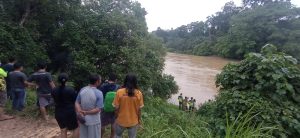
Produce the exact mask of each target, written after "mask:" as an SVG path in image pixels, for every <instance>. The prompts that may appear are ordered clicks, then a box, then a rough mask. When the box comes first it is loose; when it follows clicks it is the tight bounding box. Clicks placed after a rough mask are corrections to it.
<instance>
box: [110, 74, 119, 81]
mask: <svg viewBox="0 0 300 138" xmlns="http://www.w3.org/2000/svg"><path fill="white" fill-rule="evenodd" d="M108 81H112V82H116V81H117V75H116V74H114V73H110V74H109V75H108Z"/></svg>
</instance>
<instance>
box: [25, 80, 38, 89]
mask: <svg viewBox="0 0 300 138" xmlns="http://www.w3.org/2000/svg"><path fill="white" fill-rule="evenodd" d="M24 83H25V84H26V86H29V87H34V86H36V84H35V83H31V82H28V81H26V80H25V81H24Z"/></svg>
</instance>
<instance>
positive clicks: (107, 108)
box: [99, 73, 120, 138]
mask: <svg viewBox="0 0 300 138" xmlns="http://www.w3.org/2000/svg"><path fill="white" fill-rule="evenodd" d="M116 82H117V75H116V74H114V73H111V74H109V78H108V81H107V82H105V83H104V84H102V85H101V87H99V89H100V90H101V91H102V93H103V97H104V110H103V111H102V112H101V135H102V136H101V137H102V138H103V135H104V133H105V127H106V126H107V125H111V132H110V138H114V137H115V126H114V124H115V120H116V116H115V108H114V107H113V105H112V103H113V100H114V98H115V95H116V91H117V90H118V89H119V88H120V86H119V85H118V84H116Z"/></svg>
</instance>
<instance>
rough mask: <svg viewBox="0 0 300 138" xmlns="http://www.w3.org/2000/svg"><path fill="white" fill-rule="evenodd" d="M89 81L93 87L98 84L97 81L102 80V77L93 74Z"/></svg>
mask: <svg viewBox="0 0 300 138" xmlns="http://www.w3.org/2000/svg"><path fill="white" fill-rule="evenodd" d="M89 80H90V84H92V85H93V84H96V82H97V81H99V80H101V76H100V75H97V74H92V75H90V77H89Z"/></svg>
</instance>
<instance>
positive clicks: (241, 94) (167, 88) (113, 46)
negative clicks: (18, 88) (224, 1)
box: [0, 0, 300, 138]
mask: <svg viewBox="0 0 300 138" xmlns="http://www.w3.org/2000/svg"><path fill="white" fill-rule="evenodd" d="M248 1H251V0H248ZM256 1H259V0H256ZM280 3H281V2H280ZM249 4H251V2H249ZM281 4H282V3H281ZM256 6H258V7H260V5H256ZM287 6H288V5H287ZM253 9H254V7H252V8H251V10H249V12H250V11H252V12H253ZM292 9H293V8H292ZM0 10H1V13H0V39H1V41H0V51H1V53H0V58H1V59H2V60H3V59H5V58H7V57H9V56H10V55H14V56H16V58H17V59H19V60H20V61H21V62H23V63H24V65H25V69H26V72H27V73H30V72H32V71H33V70H34V68H31V67H34V64H35V63H36V62H37V61H39V60H47V61H49V63H50V65H49V69H50V71H51V72H52V73H53V74H57V73H59V72H67V73H69V74H70V76H71V80H72V82H73V85H74V86H75V87H76V88H77V89H79V88H80V87H82V86H84V85H85V84H86V83H87V80H86V79H85V78H87V77H86V75H87V74H89V73H92V72H95V73H99V74H101V75H103V77H104V78H105V77H106V76H107V75H108V73H109V72H112V71H113V72H115V73H116V74H118V77H119V78H122V77H123V76H124V75H125V74H126V73H127V72H135V73H136V74H137V75H138V76H139V79H140V80H139V82H140V86H141V88H142V89H143V91H145V92H146V91H150V92H151V93H150V92H149V93H147V94H145V105H146V106H145V108H144V109H143V114H142V116H143V117H142V119H143V128H141V129H140V130H139V131H140V133H139V136H140V137H190V138H193V137H197V138H198V137H203V138H207V137H208V138H209V137H226V138H231V137H234V138H241V137H246V138H248V137H292V138H293V137H297V136H299V135H300V132H299V130H300V123H299V122H300V121H299V120H300V119H299V117H300V114H299V109H300V108H299V101H300V99H299V95H300V94H299V92H300V71H299V68H298V67H297V66H296V63H297V60H296V59H294V58H292V57H290V56H287V55H285V54H283V53H281V52H277V51H276V50H275V49H276V48H274V46H271V45H269V46H266V47H265V48H264V49H263V50H262V52H261V53H260V54H258V53H256V54H255V53H252V54H246V53H248V52H253V51H247V52H241V53H239V52H238V55H244V54H246V55H247V56H246V57H245V59H244V60H242V61H241V62H239V63H236V64H230V65H227V66H226V67H225V68H224V70H223V71H222V72H221V73H220V74H219V75H218V76H217V81H216V84H217V85H218V86H220V88H221V89H220V92H219V95H218V96H217V97H216V99H215V100H213V101H211V102H208V103H205V104H204V105H203V106H201V108H199V110H198V111H197V112H196V113H190V114H189V113H186V112H182V111H179V110H178V109H177V107H175V106H174V105H171V104H168V103H167V102H166V101H165V100H166V99H167V98H169V97H170V96H171V95H172V94H174V93H177V91H178V86H177V85H176V83H175V81H174V78H173V77H172V76H170V75H166V74H163V65H164V56H165V53H166V49H165V48H164V47H163V41H162V40H160V39H158V38H157V37H156V36H154V35H152V34H149V33H148V32H147V26H146V22H145V15H146V11H145V9H143V8H141V5H140V4H139V3H138V2H135V1H130V0H83V1H82V0H11V1H6V0H0ZM296 13H297V12H296ZM247 15H248V14H247ZM272 17H273V16H272ZM276 17H277V16H276ZM280 17H282V16H280ZM288 17H291V20H293V21H294V22H292V23H293V24H294V23H295V24H296V23H297V22H298V20H297V19H296V18H295V16H288ZM288 17H287V19H290V18H288ZM235 18H236V19H239V17H235ZM284 19H285V18H284ZM247 20H248V19H247ZM284 21H285V20H284ZM280 22H281V21H280ZM263 26H266V25H263ZM293 26H296V25H293ZM237 27H238V26H237ZM235 29H238V30H239V28H235ZM261 29H262V30H264V29H265V28H261ZM273 29H274V28H273ZM275 29H276V28H275ZM252 30H253V29H252ZM291 30H295V29H291ZM245 32H247V30H245ZM224 33H225V34H226V33H228V32H227V31H225V32H224ZM232 33H235V32H234V31H233V30H232ZM253 35H255V33H254V34H253ZM253 35H252V36H253ZM211 36H212V35H211ZM234 36H236V37H238V36H239V37H244V36H245V35H244V34H236V35H234ZM246 36H247V35H246ZM209 38H213V37H209ZM226 38H227V37H226ZM276 38H277V37H276ZM284 38H285V37H284ZM293 38H294V37H293ZM222 40H223V39H222ZM226 40H240V39H236V38H234V39H231V38H230V39H229V38H228V39H226ZM242 40H244V39H242ZM292 40H293V41H289V42H291V43H293V44H297V41H298V39H292ZM294 40H295V41H294ZM201 42H202V40H201ZM203 42H206V41H204V40H203ZM246 42H249V41H248V39H247V41H246ZM209 43H210V42H209ZM230 43H231V42H230ZM227 44H228V45H227ZM238 44H239V45H231V44H229V42H228V43H226V45H225V43H224V45H222V47H223V48H226V47H228V48H230V49H233V51H235V50H236V47H235V46H238V47H239V48H247V47H248V44H247V43H242V44H240V43H238ZM263 44H264V43H263V42H262V43H259V44H257V45H259V48H257V47H256V48H255V49H256V51H254V52H258V51H259V50H257V49H260V47H262V45H263ZM282 45H284V44H282ZM282 45H277V46H282ZM232 46H234V47H232ZM201 49H202V50H205V49H206V48H205V46H204V47H201ZM279 50H282V49H281V48H279ZM225 51H227V50H225ZM229 51H232V50H229ZM291 51H296V50H291ZM291 54H292V53H291ZM294 55H295V54H294ZM35 100H36V98H35V94H34V92H29V94H28V98H27V107H26V109H25V112H24V114H22V115H25V116H28V117H32V113H35V112H32V111H33V110H34V108H35Z"/></svg>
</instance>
